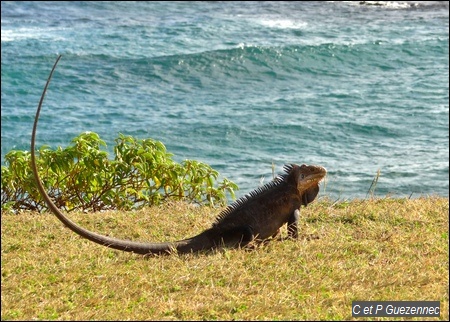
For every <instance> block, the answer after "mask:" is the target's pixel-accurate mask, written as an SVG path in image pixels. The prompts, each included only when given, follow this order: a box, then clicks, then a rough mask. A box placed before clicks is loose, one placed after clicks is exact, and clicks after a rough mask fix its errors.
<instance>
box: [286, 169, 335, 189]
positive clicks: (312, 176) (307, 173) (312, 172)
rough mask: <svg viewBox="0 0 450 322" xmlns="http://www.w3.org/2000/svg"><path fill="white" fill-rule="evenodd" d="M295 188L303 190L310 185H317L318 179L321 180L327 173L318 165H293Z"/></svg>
mask: <svg viewBox="0 0 450 322" xmlns="http://www.w3.org/2000/svg"><path fill="white" fill-rule="evenodd" d="M293 170H294V171H295V176H296V181H297V189H298V190H299V191H304V190H307V189H309V188H310V187H312V186H317V184H318V183H319V181H321V180H322V179H323V178H324V177H325V175H326V174H327V170H326V169H325V168H324V167H321V166H319V165H306V164H302V165H300V166H296V168H295V167H294V168H293Z"/></svg>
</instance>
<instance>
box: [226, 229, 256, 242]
mask: <svg viewBox="0 0 450 322" xmlns="http://www.w3.org/2000/svg"><path fill="white" fill-rule="evenodd" d="M254 239H255V235H254V233H253V229H252V227H250V226H242V227H236V228H233V229H229V230H227V231H225V232H224V233H223V234H222V242H223V244H224V245H226V246H232V247H245V246H247V245H248V244H250V243H251V242H252V241H253V240H254Z"/></svg>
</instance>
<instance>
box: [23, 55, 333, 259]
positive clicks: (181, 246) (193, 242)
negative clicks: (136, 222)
mask: <svg viewBox="0 0 450 322" xmlns="http://www.w3.org/2000/svg"><path fill="white" fill-rule="evenodd" d="M60 58H61V56H59V57H58V59H57V60H56V62H55V64H54V66H53V69H52V71H51V73H50V76H49V78H48V80H47V83H46V85H45V88H44V91H43V93H42V96H41V99H40V101H39V105H38V108H37V112H36V117H35V120H34V126H33V133H32V136H31V163H32V169H33V173H34V177H35V179H36V182H37V184H38V188H39V191H40V193H41V195H42V197H43V198H44V200H45V202H46V204H47V205H48V207H49V209H50V210H51V211H52V212H53V213H54V214H55V215H56V217H58V219H59V220H60V221H62V222H63V224H64V225H66V226H67V227H68V228H70V229H71V230H73V231H74V232H75V233H77V234H78V235H80V236H81V237H84V238H87V239H89V240H91V241H93V242H95V243H97V244H100V245H103V246H107V247H111V248H114V249H118V250H122V251H128V252H133V253H137V254H143V255H147V254H168V253H171V252H172V251H175V252H178V253H190V252H197V251H201V250H208V249H214V248H217V247H221V246H227V247H243V246H246V245H247V244H249V243H250V242H252V241H263V240H265V239H267V238H269V237H271V236H274V235H276V234H277V233H278V231H279V229H280V227H281V226H283V225H284V224H286V223H287V224H288V235H289V236H290V237H293V238H296V237H297V223H298V217H299V209H300V206H301V205H304V206H306V205H307V204H308V203H310V202H312V201H313V200H314V199H315V198H316V196H317V194H318V192H319V182H320V180H322V179H323V177H324V176H325V175H326V170H325V168H323V167H321V166H316V165H305V164H303V165H301V166H298V165H295V164H291V165H287V166H285V167H284V170H285V173H284V174H282V175H280V176H278V177H277V178H276V179H274V180H273V181H272V182H270V183H268V184H266V185H265V186H263V187H261V188H258V189H256V190H254V191H252V192H250V193H249V194H247V195H246V196H244V197H242V198H240V199H239V200H237V201H236V202H234V203H233V204H231V205H230V206H228V207H227V208H226V209H225V210H224V211H222V212H221V213H220V215H219V216H218V218H217V219H216V221H215V222H214V223H213V225H212V226H211V228H209V229H207V230H205V231H203V232H202V233H200V234H199V235H197V236H195V237H192V238H189V239H185V240H180V241H175V242H164V243H139V242H133V241H127V240H121V239H116V238H111V237H107V236H103V235H100V234H97V233H94V232H91V231H89V230H87V229H85V228H83V227H80V226H78V225H77V224H76V223H74V222H73V221H71V220H70V219H69V218H68V217H67V216H66V215H64V214H63V213H62V212H61V211H60V210H59V209H58V207H57V206H56V205H55V204H54V203H53V202H52V200H51V199H50V197H49V196H48V194H47V192H46V191H45V189H44V186H43V185H42V182H41V179H40V178H39V174H38V171H37V166H36V157H35V137H36V128H37V123H38V119H39V114H40V110H41V107H42V102H43V100H44V96H45V93H46V91H47V87H48V85H49V83H50V80H51V77H52V75H53V72H54V70H55V68H56V65H57V63H58V61H59V59H60Z"/></svg>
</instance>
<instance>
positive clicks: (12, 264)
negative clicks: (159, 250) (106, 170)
mask: <svg viewBox="0 0 450 322" xmlns="http://www.w3.org/2000/svg"><path fill="white" fill-rule="evenodd" d="M218 212H219V210H211V209H209V208H206V207H194V206H189V205H186V204H182V203H174V204H166V205H164V206H160V207H152V208H147V209H144V210H140V211H135V212H104V213H94V214H83V213H73V214H70V217H71V218H73V219H74V220H75V221H76V222H78V223H80V224H81V225H82V226H84V227H86V228H88V229H91V230H94V231H96V232H100V233H103V234H107V235H111V236H115V237H119V238H125V239H133V240H140V241H168V240H176V239H182V238H186V237H190V236H193V235H195V234H197V233H199V232H201V231H202V230H203V229H205V228H207V227H209V225H210V224H211V222H212V221H213V219H214V217H215V216H216V215H217V214H218ZM1 219H2V225H1V236H2V237H1V238H2V244H1V250H2V260H1V264H2V269H1V270H2V290H1V302H2V309H1V318H2V320H36V319H37V320H232V319H235V320H283V321H284V320H305V319H308V320H309V319H313V320H342V319H345V320H351V319H352V317H351V303H352V301H353V300H430V301H431V300H439V301H441V316H440V319H441V320H448V319H449V277H448V276H449V275H448V274H449V249H448V245H449V239H448V232H449V228H448V224H449V222H448V221H449V201H448V198H441V197H423V198H417V199H391V198H383V199H368V200H353V201H345V202H338V203H335V204H332V203H330V202H329V201H326V200H322V201H320V200H319V202H315V203H313V204H311V205H309V206H308V207H307V208H306V209H302V211H301V219H300V230H301V236H300V239H299V240H297V241H292V240H284V241H277V240H274V241H272V242H270V243H268V244H267V245H264V246H261V247H258V248H257V249H254V250H251V251H250V250H242V249H224V250H218V251H214V252H210V253H200V254H197V255H193V254H189V255H180V256H178V255H170V256H160V257H150V258H143V257H142V256H139V255H135V254H131V253H125V252H120V251H116V250H112V249H108V248H106V247H102V246H99V245H96V244H93V243H91V242H89V241H87V240H84V239H82V238H80V237H78V236H77V235H75V234H74V233H72V232H71V231H70V230H68V229H67V228H65V227H64V226H63V225H62V224H61V223H60V222H59V221H58V220H57V219H56V218H55V217H54V216H53V215H50V214H37V213H31V212H30V213H22V214H19V215H11V214H2V217H1ZM283 234H284V235H285V234H286V231H285V230H284V231H283ZM397 319H398V318H397ZM359 320H361V319H359ZM362 320H364V319H362ZM417 320H422V318H418V319H417Z"/></svg>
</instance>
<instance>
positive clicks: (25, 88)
mask: <svg viewBox="0 0 450 322" xmlns="http://www.w3.org/2000/svg"><path fill="white" fill-rule="evenodd" d="M59 54H61V55H63V56H62V59H61V61H60V63H59V65H58V67H57V69H56V72H55V74H54V77H53V80H52V83H51V84H50V87H49V90H48V92H47V96H46V99H45V101H44V106H43V111H42V113H41V120H40V123H39V128H38V133H37V146H38V147H39V146H41V145H50V146H51V147H53V148H55V147H57V146H63V147H65V146H67V145H68V144H69V143H70V140H71V139H73V138H74V137H75V136H77V135H79V134H80V133H82V132H84V131H94V132H97V133H99V135H100V136H101V138H102V139H103V140H104V141H106V143H107V145H108V146H107V149H108V151H109V152H110V157H111V158H113V157H114V154H113V151H112V147H113V146H114V139H115V138H116V137H117V136H118V134H119V133H123V134H127V135H132V136H135V137H138V138H154V139H157V140H160V141H162V142H163V143H164V144H165V145H166V147H167V149H168V150H169V151H170V152H172V153H173V154H174V159H175V160H176V161H182V160H184V159H196V160H199V161H203V162H206V163H208V164H210V165H211V166H212V167H213V168H215V169H217V170H218V171H219V172H220V174H221V176H222V177H226V178H228V179H230V180H232V181H234V182H235V183H237V184H238V185H239V187H240V190H239V191H238V192H237V196H242V195H244V194H245V193H247V192H249V191H250V190H252V189H255V188H257V187H258V186H260V185H261V184H263V183H266V182H268V181H270V180H271V178H272V164H274V165H275V172H276V173H280V172H281V171H282V167H283V165H284V164H287V163H298V164H301V163H307V164H319V165H322V166H324V167H326V168H327V170H328V176H327V179H326V182H325V183H324V184H322V190H321V191H322V192H321V195H322V196H330V197H331V198H340V199H353V198H365V197H366V195H367V192H368V190H369V188H370V186H371V184H372V181H373V180H374V178H375V176H376V175H377V171H378V170H379V171H380V176H379V179H378V182H377V185H376V189H375V196H380V197H384V196H392V197H409V196H412V197H419V196H424V195H441V196H448V195H449V5H448V1H354V2H350V1H314V2H313V1H311V2H308V1H289V2H281V1H276V2H228V1H225V2H169V1H164V2H130V1H126V2H83V1H71V2H56V1H51V2H34V1H33V2H26V1H20V2H9V1H8V2H7V1H2V2H1V160H2V165H4V164H5V155H6V153H8V152H9V151H10V150H12V149H19V150H29V149H30V136H31V129H32V124H33V118H34V115H35V111H36V107H37V104H38V102H39V98H40V95H41V93H42V90H43V88H44V85H45V82H46V80H47V77H48V75H49V72H50V70H51V68H52V65H53V63H54V62H55V60H56V58H57V55H59Z"/></svg>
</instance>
